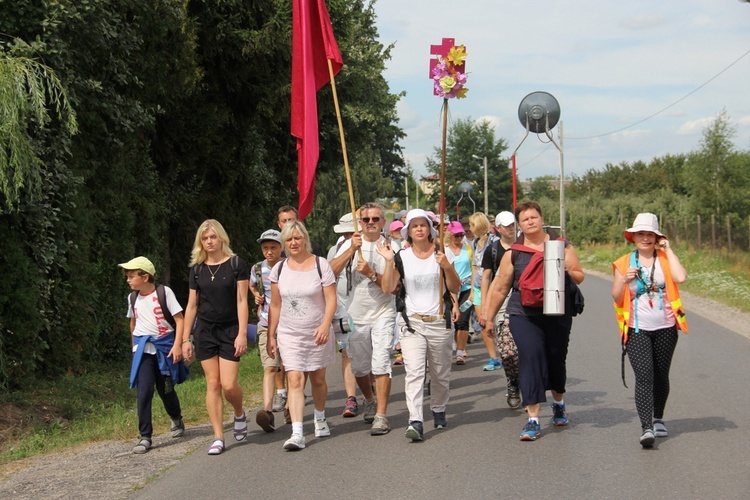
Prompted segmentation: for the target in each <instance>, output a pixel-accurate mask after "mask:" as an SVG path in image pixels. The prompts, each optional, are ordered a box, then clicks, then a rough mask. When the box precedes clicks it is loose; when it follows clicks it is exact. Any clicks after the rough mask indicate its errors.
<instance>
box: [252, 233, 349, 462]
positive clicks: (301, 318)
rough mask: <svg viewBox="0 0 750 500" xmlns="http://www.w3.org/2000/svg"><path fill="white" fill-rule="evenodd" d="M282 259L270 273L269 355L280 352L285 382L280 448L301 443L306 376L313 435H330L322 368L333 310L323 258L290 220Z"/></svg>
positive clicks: (331, 282) (331, 283) (331, 358)
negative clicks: (284, 436)
mask: <svg viewBox="0 0 750 500" xmlns="http://www.w3.org/2000/svg"><path fill="white" fill-rule="evenodd" d="M281 241H282V243H283V245H284V250H285V252H286V255H287V256H288V258H287V259H285V260H282V261H281V262H279V263H278V264H276V265H275V266H274V268H273V270H272V271H271V276H270V278H271V305H270V309H269V316H268V345H267V349H268V354H269V356H271V357H276V354H277V353H279V354H281V356H282V358H283V359H284V368H285V369H286V373H287V380H288V386H289V388H288V400H287V401H288V404H289V412H290V414H291V417H292V436H291V437H290V438H289V439H288V440H287V441H286V442H285V443H284V449H285V450H301V449H302V448H304V447H305V438H304V435H303V432H302V419H303V415H304V408H305V395H304V392H303V391H304V386H305V375H307V376H309V378H310V385H311V387H312V396H313V402H314V404H315V409H314V414H315V437H324V436H330V435H331V431H330V429H329V428H328V424H327V423H326V417H325V405H326V398H327V396H328V385H327V384H326V367H327V366H328V365H330V364H332V363H334V362H335V359H336V358H335V352H336V351H335V347H334V336H333V335H331V321H333V315H334V313H335V311H336V303H337V299H336V277H335V276H334V275H333V271H331V268H330V266H329V265H328V262H327V261H326V260H325V259H323V258H319V257H317V256H316V255H313V253H312V247H311V245H310V237H309V235H308V233H307V230H306V229H305V226H304V224H302V222H300V221H290V222H287V223H286V224H285V225H284V228H283V229H282V230H281Z"/></svg>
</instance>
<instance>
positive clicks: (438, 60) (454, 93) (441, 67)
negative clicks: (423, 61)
mask: <svg viewBox="0 0 750 500" xmlns="http://www.w3.org/2000/svg"><path fill="white" fill-rule="evenodd" d="M430 55H431V56H435V57H434V58H430V79H431V80H433V82H434V85H433V89H432V93H433V94H434V95H436V96H440V97H443V98H445V99H451V98H453V97H457V98H459V99H461V98H463V97H466V92H468V91H469V89H467V88H466V87H464V84H465V83H466V47H465V46H464V45H458V46H457V45H456V39H455V38H443V42H442V44H441V45H430Z"/></svg>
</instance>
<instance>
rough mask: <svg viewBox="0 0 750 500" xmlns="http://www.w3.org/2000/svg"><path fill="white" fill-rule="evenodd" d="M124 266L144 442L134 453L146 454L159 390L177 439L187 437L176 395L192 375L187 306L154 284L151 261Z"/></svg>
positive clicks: (133, 370)
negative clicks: (186, 356)
mask: <svg viewBox="0 0 750 500" xmlns="http://www.w3.org/2000/svg"><path fill="white" fill-rule="evenodd" d="M118 266H119V267H121V268H122V269H123V270H124V271H125V276H126V279H127V282H128V285H129V286H130V288H131V290H133V292H132V293H130V295H129V296H128V313H127V317H128V318H130V334H131V341H132V348H133V362H132V365H131V369H130V388H131V389H133V388H137V401H138V428H139V431H140V435H141V437H140V439H139V441H138V443H137V444H136V445H135V447H133V453H138V454H140V453H146V452H147V451H148V450H149V449H150V448H151V435H152V433H153V426H152V423H151V403H152V400H153V397H154V388H156V392H157V393H158V394H159V397H160V398H161V400H162V402H163V403H164V409H165V410H166V411H167V414H168V415H169V417H170V418H171V419H172V428H171V432H172V437H175V438H176V437H180V436H182V434H183V433H184V432H185V424H184V423H183V421H182V410H181V408H180V400H179V398H178V397H177V393H176V392H175V390H174V385H175V384H179V383H182V382H183V381H184V380H185V379H187V374H188V369H187V367H186V366H185V363H184V362H183V361H182V321H183V316H182V307H180V304H179V303H178V302H177V299H176V298H175V295H174V293H173V292H172V290H171V289H170V288H169V287H167V286H164V285H155V284H154V276H155V275H156V270H155V269H154V265H153V264H152V263H151V261H150V260H148V259H147V258H146V257H136V258H134V259H132V260H130V261H128V262H125V263H123V264H118ZM187 342H189V340H187Z"/></svg>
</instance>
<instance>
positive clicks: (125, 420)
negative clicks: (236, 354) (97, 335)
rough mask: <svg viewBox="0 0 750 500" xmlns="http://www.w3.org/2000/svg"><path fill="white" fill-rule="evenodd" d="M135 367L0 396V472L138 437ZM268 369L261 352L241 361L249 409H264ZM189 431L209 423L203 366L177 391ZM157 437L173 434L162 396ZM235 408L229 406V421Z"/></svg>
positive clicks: (156, 417)
mask: <svg viewBox="0 0 750 500" xmlns="http://www.w3.org/2000/svg"><path fill="white" fill-rule="evenodd" d="M129 375H130V365H129V364H128V365H123V366H121V367H119V368H117V369H115V370H114V371H109V372H103V373H88V374H84V375H76V376H72V375H71V376H66V377H63V378H61V379H59V380H56V381H54V382H40V383H39V384H44V387H41V386H40V385H38V386H37V389H35V390H33V391H23V392H20V391H19V392H11V393H5V394H3V395H2V396H0V442H1V443H2V445H0V466H3V467H4V466H5V465H7V464H8V463H10V462H14V461H17V460H21V459H24V458H29V457H32V456H35V455H39V454H44V453H47V452H50V451H55V450H59V449H62V448H66V447H70V446H76V445H80V444H84V443H88V442H96V441H104V440H110V439H118V440H133V441H135V439H136V438H137V437H138V415H137V412H136V397H135V390H130V389H129V388H128V384H129V383H128V378H129ZM262 379H263V368H262V366H261V364H260V357H259V356H258V355H257V351H251V352H250V354H248V355H247V356H243V357H242V359H241V361H240V371H239V382H240V386H241V387H242V389H243V391H244V401H245V407H246V408H247V409H248V414H249V413H250V411H251V410H252V409H253V408H255V406H258V405H259V404H260V400H261V383H262ZM177 394H178V395H179V397H180V406H181V407H182V415H183V419H184V420H185V424H186V425H196V424H203V423H207V422H208V415H207V413H206V404H205V398H206V380H205V378H204V376H203V371H202V370H201V368H200V363H193V364H192V365H191V366H190V378H189V379H188V380H187V381H186V382H185V383H183V384H180V385H178V386H177ZM152 411H153V417H152V420H153V423H154V434H155V435H156V434H161V433H164V432H166V431H167V430H169V427H170V421H169V416H168V415H167V413H166V412H165V411H164V406H163V405H162V403H161V400H160V399H159V397H158V395H155V396H154V404H153V410H152ZM230 413H231V406H229V405H226V404H225V416H226V418H229V415H230Z"/></svg>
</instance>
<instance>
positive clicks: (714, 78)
mask: <svg viewBox="0 0 750 500" xmlns="http://www.w3.org/2000/svg"><path fill="white" fill-rule="evenodd" d="M748 54H750V50H748V51H747V52H745V53H744V54H742V55H741V56H740V57H738V58H737V59H735V60H734V62H732V63H731V64H730V65H729V66H727V67H726V68H724V69H722V70H721V71H719V72H718V73H716V74H715V75H714V76H712V77H711V78H709V79H708V80H706V81H705V82H704V83H703V84H701V85H700V86H699V87H697V88H695V89H693V90H692V91H691V92H689V93H687V94H686V95H684V96H683V97H681V98H679V99H678V100H676V101H675V102H673V103H672V104H670V105H669V106H667V107H666V108H664V109H661V110H659V111H657V112H656V113H654V114H653V115H650V116H647V117H646V118H643V119H642V120H638V121H637V122H635V123H631V124H630V125H628V126H626V127H622V128H618V129H617V130H613V131H612V132H606V133H604V134H598V135H591V136H588V137H565V139H566V140H585V139H597V138H599V137H605V136H607V135H612V134H616V133H617V132H622V131H623V130H626V129H629V128H630V127H635V126H636V125H640V124H641V123H643V122H645V121H647V120H650V119H651V118H653V117H655V116H656V115H659V114H661V113H663V112H665V111H666V110H668V109H669V108H671V107H672V106H674V105H676V104H678V103H680V102H682V101H684V100H685V99H687V98H688V97H690V96H691V95H693V94H695V93H696V92H698V91H699V90H700V89H702V88H703V87H705V86H706V85H708V84H709V83H711V82H712V81H714V80H716V79H717V78H718V77H719V76H721V75H722V74H723V73H724V72H726V71H727V70H728V69H729V68H731V67H732V66H734V65H735V64H737V63H738V62H740V60H741V59H742V58H743V57H745V56H746V55H748Z"/></svg>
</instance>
